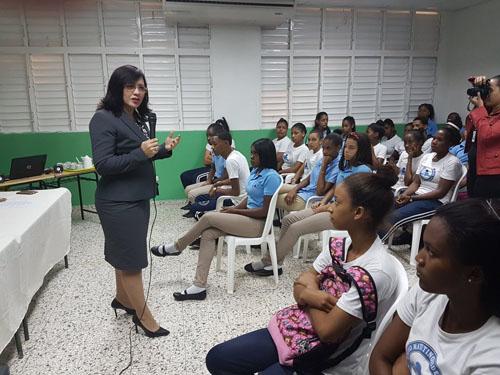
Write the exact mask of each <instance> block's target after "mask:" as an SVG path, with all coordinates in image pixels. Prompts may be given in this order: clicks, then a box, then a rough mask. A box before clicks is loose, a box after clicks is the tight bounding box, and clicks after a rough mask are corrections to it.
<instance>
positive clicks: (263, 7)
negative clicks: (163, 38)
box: [163, 0, 295, 26]
mask: <svg viewBox="0 0 500 375" xmlns="http://www.w3.org/2000/svg"><path fill="white" fill-rule="evenodd" d="M294 6H295V0H249V1H247V0H163V8H164V11H165V17H166V20H167V23H169V24H176V23H181V24H189V25H206V24H211V25H218V24H226V25H258V26H278V25H281V24H282V23H283V22H285V21H286V20H287V19H289V18H291V17H292V16H293V14H294Z"/></svg>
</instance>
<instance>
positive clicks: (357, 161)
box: [339, 132, 372, 171]
mask: <svg viewBox="0 0 500 375" xmlns="http://www.w3.org/2000/svg"><path fill="white" fill-rule="evenodd" d="M348 139H354V140H355V141H356V143H357V144H358V152H357V153H356V155H355V156H354V158H353V160H351V161H350V162H349V165H350V166H351V167H357V166H358V165H362V164H365V165H368V166H371V165H372V145H371V144H370V140H369V139H368V136H367V135H366V134H365V133H358V132H352V133H351V134H349V135H348V136H347V138H346V142H347V140H348ZM344 147H345V146H344ZM346 164H347V160H345V156H344V153H342V156H341V157H340V161H339V168H340V170H341V171H344V170H345V169H346V167H347V165H346Z"/></svg>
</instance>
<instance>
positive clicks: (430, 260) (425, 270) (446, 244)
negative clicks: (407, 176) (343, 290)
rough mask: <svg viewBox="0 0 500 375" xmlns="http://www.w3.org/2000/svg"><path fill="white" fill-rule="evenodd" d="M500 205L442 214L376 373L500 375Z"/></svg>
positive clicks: (375, 363) (471, 204) (374, 364)
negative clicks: (416, 281) (496, 245)
mask: <svg viewBox="0 0 500 375" xmlns="http://www.w3.org/2000/svg"><path fill="white" fill-rule="evenodd" d="M498 243H500V202H499V201H498V200H480V199H468V200H465V201H461V202H456V203H452V204H449V205H446V206H442V207H440V208H438V210H437V211H436V213H435V215H434V216H433V217H432V219H431V221H430V223H429V225H427V228H426V230H425V232H424V246H423V248H422V249H420V252H419V253H418V254H417V256H416V257H415V260H416V261H417V276H418V278H419V282H418V284H417V285H415V286H413V288H412V289H411V290H410V291H409V292H408V294H407V295H406V297H404V299H403V300H402V301H401V302H400V303H399V305H398V308H397V313H396V314H395V315H394V318H393V319H392V321H391V323H389V326H388V327H387V329H386V330H385V331H384V333H383V335H382V337H381V338H380V340H379V341H378V343H377V345H376V346H375V348H374V349H373V352H372V354H371V357H370V374H372V375H391V374H396V375H397V374H410V373H411V374H446V375H462V374H500V360H499V358H500V345H498V343H499V342H500V302H499V301H500V300H499V298H498V290H499V289H500V278H499V272H498V270H499V269H500V252H498V248H497V247H495V246H493V244H498Z"/></svg>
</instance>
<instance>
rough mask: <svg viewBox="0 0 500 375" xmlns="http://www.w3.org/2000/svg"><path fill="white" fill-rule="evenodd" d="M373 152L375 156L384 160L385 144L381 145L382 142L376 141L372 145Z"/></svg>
mask: <svg viewBox="0 0 500 375" xmlns="http://www.w3.org/2000/svg"><path fill="white" fill-rule="evenodd" d="M373 153H374V154H375V157H376V158H377V159H383V160H385V156H386V154H387V147H385V145H383V144H382V143H377V144H376V145H375V146H373Z"/></svg>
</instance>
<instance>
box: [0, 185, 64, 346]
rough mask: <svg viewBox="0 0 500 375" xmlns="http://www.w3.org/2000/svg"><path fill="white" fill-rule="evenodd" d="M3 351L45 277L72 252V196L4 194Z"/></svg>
mask: <svg viewBox="0 0 500 375" xmlns="http://www.w3.org/2000/svg"><path fill="white" fill-rule="evenodd" d="M0 198H6V199H7V200H6V201H4V202H0V352H1V351H2V350H3V349H4V348H5V346H6V345H7V344H8V343H9V342H10V340H11V339H12V337H13V336H14V334H15V333H16V331H17V330H18V328H19V326H20V324H21V322H22V321H23V318H24V316H25V315H26V312H27V311H28V306H29V304H30V302H31V299H32V298H33V296H34V294H35V293H36V292H37V290H38V289H39V288H40V286H42V284H43V279H44V277H45V275H46V274H47V273H48V272H49V271H50V269H51V268H52V267H53V266H54V265H55V264H56V263H57V262H59V261H60V260H62V259H63V258H64V257H65V256H66V255H67V254H68V252H69V246H70V234H71V193H70V192H69V190H68V189H65V188H59V189H51V190H39V191H38V192H37V193H36V194H33V195H21V194H16V192H10V191H9V192H0Z"/></svg>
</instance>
